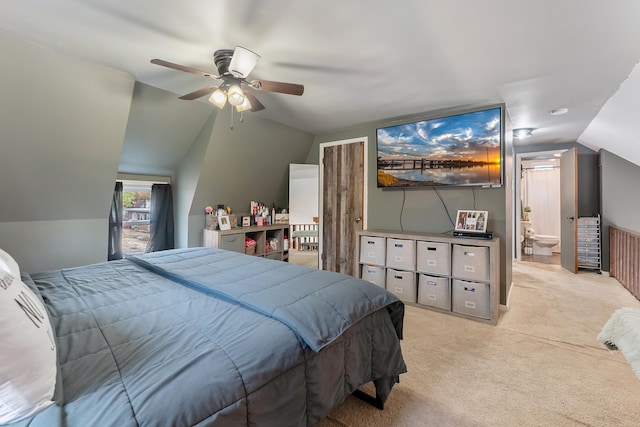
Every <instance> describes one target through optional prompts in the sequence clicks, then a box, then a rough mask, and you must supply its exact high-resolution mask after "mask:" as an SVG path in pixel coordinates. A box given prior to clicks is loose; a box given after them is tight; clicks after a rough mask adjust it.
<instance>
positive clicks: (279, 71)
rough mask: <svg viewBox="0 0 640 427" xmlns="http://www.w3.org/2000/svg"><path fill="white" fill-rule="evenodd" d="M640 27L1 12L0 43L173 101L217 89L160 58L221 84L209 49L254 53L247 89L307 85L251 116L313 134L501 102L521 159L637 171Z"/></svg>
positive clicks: (548, 18)
mask: <svg viewBox="0 0 640 427" xmlns="http://www.w3.org/2000/svg"><path fill="white" fill-rule="evenodd" d="M639 22H640V2H638V1H637V0H612V1H607V2H603V1H601V0H562V1H558V0H537V1H529V0H483V1H477V0H458V1H449V2H444V1H438V0H404V1H402V2H396V3H390V2H372V1H366V0H354V1H346V2H344V1H343V2H326V1H318V0H308V1H293V0H270V1H261V0H218V1H204V0H183V1H179V2H178V1H168V0H165V1H162V0H161V1H158V2H155V3H153V4H150V3H148V2H144V1H142V0H127V1H125V0H84V1H80V0H56V1H54V2H52V1H49V0H30V1H17V0H9V1H3V2H0V32H2V33H5V34H7V35H10V36H12V37H16V38H19V39H23V40H25V41H28V42H30V43H35V44H38V45H42V46H45V47H47V48H49V49H53V50H55V51H58V52H60V53H62V54H66V55H71V56H77V57H81V58H84V59H87V60H90V61H94V62H97V63H99V64H102V65H105V66H108V67H111V68H114V69H116V70H120V71H123V72H126V73H130V74H131V75H133V76H134V77H135V79H136V80H137V81H138V82H141V83H144V84H146V85H149V86H153V87H156V88H160V89H163V90H166V91H168V92H171V93H174V94H175V96H176V98H177V97H178V96H180V95H183V94H186V93H189V92H191V91H194V90H197V89H199V88H201V87H205V86H208V85H212V84H216V82H215V81H212V80H210V79H206V78H203V77H201V76H197V75H194V74H189V73H183V72H180V71H176V70H172V69H168V68H165V67H160V66H158V65H154V64H151V63H150V60H151V59H153V58H160V59H164V60H167V61H171V62H174V63H178V64H182V65H186V66H188V67H192V68H196V69H199V70H204V71H208V72H211V73H213V74H215V73H216V68H215V65H214V63H213V52H214V51H215V50H217V49H225V48H227V49H233V48H234V47H235V46H237V45H240V46H244V47H246V48H248V49H251V50H252V51H254V52H256V53H258V54H259V55H260V56H261V59H260V61H259V62H258V64H257V65H256V67H255V68H254V69H253V71H252V73H251V75H250V77H251V78H255V79H268V80H275V81H284V82H293V83H301V84H304V86H305V93H304V95H303V96H301V97H298V96H292V95H284V94H274V93H268V92H259V91H256V92H255V94H256V96H257V97H258V98H259V99H260V101H261V102H262V103H263V104H264V105H265V107H266V109H265V110H263V111H260V112H255V113H249V114H257V115H260V116H261V117H263V118H266V119H269V120H273V121H276V122H280V123H283V124H286V125H289V126H292V127H296V128H299V129H301V130H305V131H308V132H311V133H315V134H321V133H325V132H330V131H334V130H338V129H342V128H348V127H351V126H354V125H357V124H361V123H365V122H369V121H374V120H380V119H387V118H393V117H399V116H404V115H414V114H418V113H421V112H427V111H430V110H438V109H443V108H452V107H462V106H469V105H474V106H475V105H479V104H484V103H496V102H504V103H506V106H507V111H508V114H509V116H510V118H511V121H512V124H513V127H514V128H519V127H530V128H534V129H535V130H534V132H533V137H531V138H529V139H527V140H523V141H521V142H518V143H517V144H530V143H553V142H575V141H578V142H581V143H583V144H585V145H587V146H589V147H590V148H593V149H599V148H605V149H607V150H609V151H611V152H613V153H615V154H618V155H620V156H622V157H625V158H627V159H629V160H631V161H633V162H634V163H637V164H640V149H639V148H637V147H638V145H637V144H635V141H636V140H637V136H638V135H640V125H639V124H638V122H640V121H638V120H637V119H636V118H637V117H638V115H639V114H640V96H639V95H640V83H639V82H640V70H638V69H637V67H636V66H637V64H638V61H639V60H640V25H638V23H639ZM41 71H42V78H43V79H46V78H47V70H41ZM50 83H51V84H52V85H54V84H55V81H52V82H50ZM182 102H200V103H206V97H205V98H202V99H201V100H197V101H182ZM211 108H216V107H214V106H211ZM558 108H566V109H568V112H567V113H566V114H564V115H550V114H549V111H551V110H554V109H558Z"/></svg>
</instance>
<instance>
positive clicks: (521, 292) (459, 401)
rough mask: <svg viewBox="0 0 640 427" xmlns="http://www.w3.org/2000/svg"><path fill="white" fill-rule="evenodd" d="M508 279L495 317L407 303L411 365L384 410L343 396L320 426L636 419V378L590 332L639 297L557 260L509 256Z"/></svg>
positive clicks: (627, 422) (639, 400)
mask: <svg viewBox="0 0 640 427" xmlns="http://www.w3.org/2000/svg"><path fill="white" fill-rule="evenodd" d="M513 281H514V288H513V291H512V295H511V301H510V310H509V311H508V312H505V313H502V314H501V317H500V320H499V322H498V325H497V326H488V325H484V324H481V323H478V322H474V321H470V320H465V319H460V318H457V317H454V316H449V315H445V314H440V313H435V312H432V311H428V310H424V309H420V308H416V307H411V306H408V307H407V309H406V316H405V329H404V331H405V339H404V340H403V342H402V349H403V354H404V356H405V360H406V362H407V366H408V370H409V372H408V373H407V374H405V375H402V376H401V382H400V383H399V384H396V386H395V387H394V389H393V391H392V393H391V396H390V397H389V400H388V401H387V403H386V407H385V409H384V411H380V410H378V409H375V408H373V407H372V406H369V405H367V404H366V403H364V402H362V401H360V400H358V399H356V398H353V397H349V398H348V399H347V400H346V401H345V402H344V403H343V404H342V406H340V407H339V408H337V409H336V410H334V411H333V412H332V413H331V414H330V415H329V416H328V417H327V418H325V419H324V420H322V421H321V422H320V423H319V424H318V426H320V427H335V426H342V427H344V426H350V427H355V426H367V427H370V426H385V427H387V426H563V427H564V426H638V425H640V380H639V379H638V378H637V377H636V376H635V375H634V374H633V371H632V370H631V368H630V366H629V365H628V364H627V362H626V361H625V359H624V357H623V356H622V355H621V354H620V353H618V352H611V351H609V350H607V349H606V348H604V347H603V346H601V345H600V344H599V343H598V342H597V341H596V337H597V335H598V333H599V332H600V330H601V329H602V327H603V326H604V324H605V323H606V321H607V320H608V319H609V316H610V315H611V314H612V313H613V311H615V309H617V308H619V307H637V308H640V302H639V301H638V300H636V299H635V298H634V297H633V296H632V295H631V294H630V293H628V292H627V291H626V289H624V288H623V287H622V286H621V285H620V284H619V283H618V282H617V281H616V280H615V279H612V278H609V277H606V276H603V275H599V274H597V273H593V272H582V271H581V272H580V273H579V274H577V275H574V274H571V273H568V272H566V271H565V270H563V269H562V268H561V267H559V266H554V265H545V264H538V263H529V262H520V263H514V272H513ZM365 390H367V391H368V392H370V393H373V389H372V387H368V386H365Z"/></svg>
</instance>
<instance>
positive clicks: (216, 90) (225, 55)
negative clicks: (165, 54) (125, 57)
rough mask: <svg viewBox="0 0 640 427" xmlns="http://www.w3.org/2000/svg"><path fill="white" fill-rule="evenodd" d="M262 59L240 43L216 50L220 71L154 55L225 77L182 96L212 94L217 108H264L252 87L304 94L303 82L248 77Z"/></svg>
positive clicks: (189, 70) (186, 69)
mask: <svg viewBox="0 0 640 427" xmlns="http://www.w3.org/2000/svg"><path fill="white" fill-rule="evenodd" d="M259 59H260V55H258V54H257V53H254V52H252V51H250V50H249V49H246V48H244V47H242V46H237V47H236V48H235V49H220V50H216V51H215V53H214V54H213V61H214V63H215V64H216V68H217V69H218V75H214V74H211V73H207V72H206V71H200V70H197V69H195V68H191V67H186V66H184V65H179V64H174V63H173V62H169V61H165V60H162V59H152V60H151V63H152V64H156V65H161V66H163V67H168V68H173V69H174V70H179V71H184V72H187V73H192V74H195V75H198V76H202V77H207V78H210V79H214V80H222V83H221V84H220V85H213V86H207V87H204V88H202V89H198V90H196V91H193V92H191V93H188V94H186V95H182V96H181V97H180V99H186V100H193V99H198V98H202V97H203V96H207V95H210V96H209V102H211V103H212V104H214V105H216V106H217V107H218V108H224V106H225V105H226V104H227V103H229V104H231V105H232V106H233V107H235V108H236V110H237V111H239V112H242V111H247V110H249V111H260V110H264V108H265V107H264V105H263V104H262V103H261V102H260V101H259V100H258V98H256V96H255V95H254V94H253V93H252V91H251V89H255V90H260V91H265V92H277V93H284V94H288V95H298V96H300V95H302V94H303V92H304V86H303V85H301V84H295V83H283V82H274V81H270V80H247V76H248V75H249V73H251V71H252V70H253V68H254V67H255V66H256V64H257V63H258V60H259ZM243 88H244V89H243Z"/></svg>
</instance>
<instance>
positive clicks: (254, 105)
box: [244, 90, 264, 113]
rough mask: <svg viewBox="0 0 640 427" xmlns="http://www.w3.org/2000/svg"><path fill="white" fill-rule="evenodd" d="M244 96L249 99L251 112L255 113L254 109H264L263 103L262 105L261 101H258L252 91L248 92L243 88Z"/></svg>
mask: <svg viewBox="0 0 640 427" xmlns="http://www.w3.org/2000/svg"><path fill="white" fill-rule="evenodd" d="M244 96H246V97H247V98H248V99H249V103H250V104H251V111H252V112H254V113H255V112H256V111H260V110H264V105H262V102H260V101H259V100H258V98H256V96H255V95H254V94H253V93H251V92H249V91H248V90H245V91H244Z"/></svg>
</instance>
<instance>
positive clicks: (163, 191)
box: [145, 184, 174, 252]
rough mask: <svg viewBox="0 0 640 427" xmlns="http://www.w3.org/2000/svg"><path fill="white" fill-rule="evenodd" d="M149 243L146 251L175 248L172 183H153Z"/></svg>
mask: <svg viewBox="0 0 640 427" xmlns="http://www.w3.org/2000/svg"><path fill="white" fill-rule="evenodd" d="M150 216H151V218H150V220H149V221H150V222H149V230H150V236H149V243H148V244H147V250H146V251H145V252H156V251H163V250H165V249H173V248H174V242H173V197H172V196H171V185H170V184H153V186H152V187H151V209H150Z"/></svg>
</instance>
